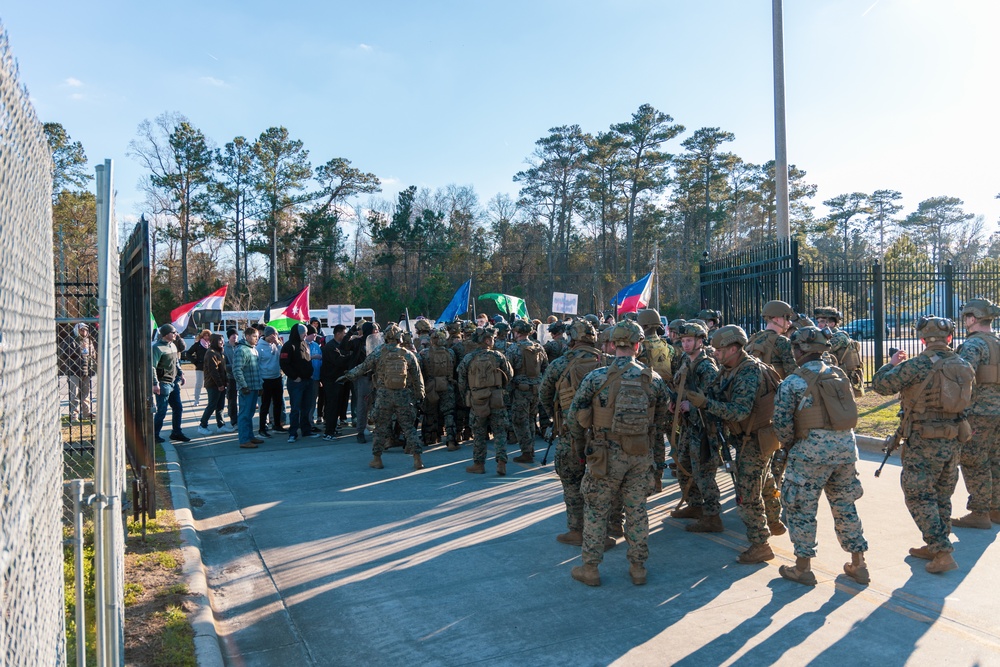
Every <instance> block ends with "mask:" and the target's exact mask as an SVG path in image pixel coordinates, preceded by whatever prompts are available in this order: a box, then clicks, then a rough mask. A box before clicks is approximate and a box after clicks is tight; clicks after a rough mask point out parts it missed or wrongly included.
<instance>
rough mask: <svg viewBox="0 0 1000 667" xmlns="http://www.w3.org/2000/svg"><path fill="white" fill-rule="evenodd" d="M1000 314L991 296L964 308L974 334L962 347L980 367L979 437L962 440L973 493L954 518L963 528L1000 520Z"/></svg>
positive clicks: (974, 415)
mask: <svg viewBox="0 0 1000 667" xmlns="http://www.w3.org/2000/svg"><path fill="white" fill-rule="evenodd" d="M997 316H1000V308H997V306H996V305H994V304H993V303H992V302H991V301H989V300H988V299H971V300H970V301H969V303H967V304H965V305H964V306H963V307H962V320H963V323H964V324H965V328H966V330H967V331H968V332H969V337H968V338H966V340H965V343H963V344H962V347H960V348H959V349H958V354H959V356H960V357H962V358H963V359H965V360H966V361H967V362H969V365H970V366H972V367H973V368H974V369H976V386H975V389H974V392H973V395H972V400H973V403H972V407H971V408H969V410H968V418H969V425H970V426H971V427H972V433H973V438H972V440H970V441H969V442H966V443H964V444H963V445H962V458H961V462H960V464H959V466H960V467H961V469H962V477H963V479H964V480H965V488H966V489H967V490H968V492H969V502H968V505H966V509H968V510H969V512H970V513H969V514H968V515H967V516H964V517H962V518H960V519H952V521H951V525H952V526H953V527H959V528H983V529H985V528H990V527H992V524H995V523H1000V378H998V374H1000V373H998V371H1000V339H998V338H997V335H996V334H995V333H994V332H993V326H992V325H993V320H994V319H995V318H996V317H997Z"/></svg>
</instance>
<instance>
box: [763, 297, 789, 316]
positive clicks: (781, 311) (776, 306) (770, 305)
mask: <svg viewBox="0 0 1000 667" xmlns="http://www.w3.org/2000/svg"><path fill="white" fill-rule="evenodd" d="M760 314H761V315H763V316H764V317H766V318H769V319H770V318H772V317H784V318H785V319H786V320H793V319H795V317H796V314H795V311H794V310H792V307H791V306H789V305H788V304H787V303H785V302H784V301H778V300H775V301H768V302H767V303H765V304H764V307H763V308H762V309H761V311H760Z"/></svg>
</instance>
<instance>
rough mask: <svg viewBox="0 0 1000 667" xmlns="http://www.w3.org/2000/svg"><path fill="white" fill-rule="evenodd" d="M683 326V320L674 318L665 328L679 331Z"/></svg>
mask: <svg viewBox="0 0 1000 667" xmlns="http://www.w3.org/2000/svg"><path fill="white" fill-rule="evenodd" d="M683 326H684V320H682V319H680V318H678V319H676V320H670V324H668V325H667V330H669V331H676V332H677V333H680V332H681V328H682V327H683Z"/></svg>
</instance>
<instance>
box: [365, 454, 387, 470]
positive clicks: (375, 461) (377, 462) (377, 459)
mask: <svg viewBox="0 0 1000 667" xmlns="http://www.w3.org/2000/svg"><path fill="white" fill-rule="evenodd" d="M368 467H369V468H375V469H376V470H381V469H382V468H384V467H385V466H384V465H382V455H381V454H375V455H374V456H373V457H372V460H371V461H369V462H368Z"/></svg>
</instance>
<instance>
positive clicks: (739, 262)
mask: <svg viewBox="0 0 1000 667" xmlns="http://www.w3.org/2000/svg"><path fill="white" fill-rule="evenodd" d="M700 269H701V276H700V283H701V301H702V307H705V308H714V309H718V310H720V311H722V314H723V320H724V322H725V323H727V324H739V325H741V326H742V327H743V328H745V329H746V330H747V332H748V333H752V332H754V331H757V330H759V329H760V328H762V327H763V324H764V322H763V319H762V317H761V308H762V307H763V305H764V304H765V303H767V302H768V301H770V300H772V299H781V300H783V301H787V302H788V303H789V304H791V306H792V307H793V308H794V309H795V310H796V311H797V312H800V313H805V314H807V315H809V316H810V317H811V316H812V312H813V309H814V308H816V307H818V306H832V307H834V308H836V309H837V310H839V311H840V312H841V313H843V315H844V320H843V322H842V323H841V327H842V328H843V329H844V330H845V331H847V332H848V333H849V334H851V336H852V337H853V338H855V339H857V340H860V341H862V356H863V358H864V360H865V362H866V363H865V377H866V380H867V381H869V382H870V381H871V378H872V375H873V374H874V373H875V370H877V369H878V368H879V367H881V365H882V364H883V363H884V362H885V360H886V359H887V358H888V353H889V350H890V348H899V349H905V350H906V351H907V352H908V353H910V354H915V353H917V352H919V350H920V349H921V346H920V342H919V340H918V339H917V337H916V331H915V329H914V327H913V323H914V321H916V319H917V318H919V317H920V316H922V315H928V314H934V315H941V316H944V317H949V318H952V319H955V318H956V316H957V315H958V314H959V312H960V309H961V304H963V303H965V302H966V301H967V300H969V299H971V298H974V297H986V298H989V299H991V300H994V301H995V300H997V294H998V293H1000V261H997V260H995V259H992V258H988V259H983V260H980V261H977V262H974V263H970V264H962V265H956V264H952V263H951V262H950V261H949V262H945V263H943V264H940V265H935V264H932V263H930V262H926V261H916V260H899V261H891V262H889V263H886V264H883V263H882V262H879V261H876V262H873V263H871V264H866V263H845V262H819V261H811V260H807V259H804V258H800V257H799V248H798V244H797V243H796V242H795V241H789V242H785V243H771V244H765V245H761V246H758V247H756V248H754V249H752V250H749V251H742V252H739V253H733V254H731V255H727V256H725V257H720V258H717V259H706V260H704V261H702V262H701V267H700ZM956 324H959V325H960V323H959V322H956ZM963 336H964V331H961V330H959V332H958V334H957V336H956V338H957V339H958V340H956V344H957V343H959V342H961V338H962V337H963Z"/></svg>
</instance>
